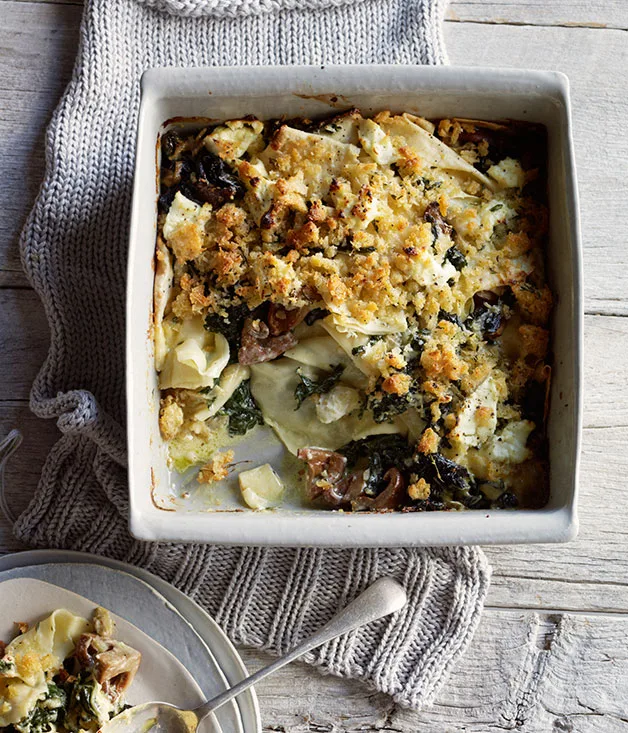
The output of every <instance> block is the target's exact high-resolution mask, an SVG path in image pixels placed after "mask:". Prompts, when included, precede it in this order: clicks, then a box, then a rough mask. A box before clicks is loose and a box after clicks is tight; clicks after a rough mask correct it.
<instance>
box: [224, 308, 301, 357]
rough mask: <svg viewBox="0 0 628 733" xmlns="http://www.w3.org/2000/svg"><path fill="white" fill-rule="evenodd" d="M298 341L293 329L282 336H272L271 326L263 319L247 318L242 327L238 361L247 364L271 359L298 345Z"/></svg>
mask: <svg viewBox="0 0 628 733" xmlns="http://www.w3.org/2000/svg"><path fill="white" fill-rule="evenodd" d="M296 343H297V340H296V338H295V337H294V335H293V334H292V332H291V331H288V333H284V334H281V335H280V336H271V335H270V329H269V327H268V326H267V325H266V324H265V323H264V322H263V321H260V320H259V319H253V318H247V319H246V321H244V327H243V328H242V342H241V345H240V349H239V350H238V361H239V362H240V364H247V365H250V364H261V363H262V362H264V361H271V360H272V359H276V358H277V357H278V356H281V354H283V353H284V351H287V350H288V349H291V348H292V347H293V346H296Z"/></svg>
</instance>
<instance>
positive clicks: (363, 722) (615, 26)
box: [0, 0, 628, 733]
mask: <svg viewBox="0 0 628 733" xmlns="http://www.w3.org/2000/svg"><path fill="white" fill-rule="evenodd" d="M80 17H81V6H80V0H38V1H34V0H19V1H16V0H0V212H1V213H0V435H2V434H4V433H5V432H7V431H8V429H10V428H11V427H19V428H20V429H21V430H22V432H23V433H24V436H25V440H24V444H23V446H22V448H21V449H20V452H19V455H18V458H17V460H15V461H14V462H13V465H12V466H11V467H10V468H9V470H8V472H7V479H8V485H9V491H10V493H11V499H12V502H13V505H14V506H16V507H24V506H25V505H26V504H27V502H28V500H29V497H30V496H31V494H32V491H33V489H34V487H35V485H36V481H37V478H38V475H39V472H40V470H41V467H42V464H43V461H44V458H45V456H46V453H47V451H48V449H49V448H50V446H51V445H52V444H53V442H54V441H55V439H56V437H57V431H56V428H55V426H54V425H53V424H50V423H46V422H43V421H41V420H38V419H37V418H35V417H34V416H32V415H31V414H30V413H29V410H28V402H27V400H28V391H29V388H30V384H31V382H32V380H33V378H34V376H35V373H36V371H37V369H38V367H39V365H40V364H41V362H42V361H43V359H44V356H45V353H46V348H47V341H48V333H47V327H46V321H45V317H44V314H43V310H42V308H41V306H40V303H39V301H38V298H37V296H36V295H35V294H34V293H33V292H32V290H31V289H30V288H29V286H28V283H27V281H26V278H25V277H24V275H23V274H22V271H21V268H20V263H19V254H18V249H17V238H18V233H19V230H20V227H21V225H22V223H23V220H24V217H25V216H26V214H27V211H28V209H29V207H30V205H31V203H32V201H33V198H34V196H35V194H36V191H37V187H38V185H39V183H40V180H41V177H42V172H43V166H44V163H43V134H44V128H45V125H46V122H47V121H48V119H49V117H50V114H51V112H52V110H53V108H54V105H55V104H56V101H57V99H58V97H59V95H60V94H61V91H62V89H63V87H64V85H65V84H66V82H67V81H68V79H69V77H70V74H71V69H72V61H73V57H74V54H75V50H76V46H77V42H78V29H79V22H80ZM445 36H446V41H447V47H448V50H449V54H450V59H451V62H452V63H455V64H469V65H481V66H515V67H533V68H546V69H558V70H561V71H564V72H565V73H567V74H568V75H569V77H570V79H571V83H572V93H573V106H574V122H575V139H576V155H577V160H578V171H579V180H580V194H581V202H582V224H583V233H584V250H585V252H584V264H585V294H586V301H585V308H586V319H585V348H586V357H585V412H584V426H585V429H584V452H583V460H582V478H581V484H580V490H581V502H580V516H581V532H580V536H579V538H578V540H577V541H576V542H574V543H571V544H568V545H562V546H531V547H497V548H489V549H488V550H487V554H488V556H489V558H490V560H491V562H492V564H493V567H494V574H493V582H492V586H491V590H490V593H489V598H488V602H487V607H486V611H485V613H484V616H483V619H482V622H481V625H480V628H479V630H478V632H477V634H476V637H475V639H474V641H473V644H472V646H471V647H470V649H469V650H468V652H467V653H466V655H465V657H464V659H463V660H462V661H461V662H460V663H459V665H458V667H457V669H455V670H454V672H453V674H452V675H451V676H450V678H449V680H448V681H447V683H446V685H445V687H444V688H443V690H442V692H441V694H440V695H439V697H438V700H437V702H436V704H435V705H434V706H433V707H432V708H431V709H429V710H426V711H424V712H423V713H421V714H416V713H411V712H408V711H406V710H402V709H399V708H397V707H396V706H395V705H394V704H393V703H392V702H391V700H390V699H389V698H388V697H386V696H384V695H380V694H376V693H373V692H371V691H369V690H367V689H365V688H364V687H363V686H362V685H360V684H358V683H348V682H344V681H341V680H338V679H336V678H333V677H321V676H320V675H318V674H317V673H316V672H314V671H312V670H310V669H308V668H306V667H304V666H302V665H293V666H292V667H290V668H289V669H287V670H284V671H283V673H280V674H279V675H277V676H276V677H275V678H272V679H270V680H268V681H266V682H265V683H263V684H262V685H260V687H259V689H258V694H259V697H260V702H261V708H262V718H263V721H264V730H265V731H281V732H282V733H306V732H308V733H341V732H345V731H346V732H347V733H349V732H351V733H355V732H357V731H361V732H366V731H373V732H375V731H382V732H386V731H387V732H388V733H422V732H425V733H458V732H460V733H461V732H462V731H466V732H468V733H474V732H475V733H489V732H490V731H496V730H514V729H517V730H520V731H524V732H525V733H537V732H538V733H579V732H584V731H586V732H587V733H588V732H595V733H597V732H602V731H626V732H628V521H627V517H628V499H627V496H628V487H627V486H626V479H627V478H628V318H626V316H628V242H627V241H626V240H627V239H628V236H627V235H628V228H627V226H626V222H627V221H628V71H627V66H628V0H495V1H492V0H452V2H451V5H450V8H449V11H448V20H447V23H446V28H445ZM17 549H20V548H19V546H18V544H17V542H16V541H15V540H14V539H13V537H12V536H11V532H10V529H9V526H8V524H7V523H6V522H3V520H1V519H0V552H10V551H13V550H17ZM243 653H244V657H245V660H246V662H247V664H249V665H250V667H251V668H255V667H257V666H259V665H260V664H261V663H262V662H263V661H264V655H262V654H258V653H254V652H250V651H244V652H243Z"/></svg>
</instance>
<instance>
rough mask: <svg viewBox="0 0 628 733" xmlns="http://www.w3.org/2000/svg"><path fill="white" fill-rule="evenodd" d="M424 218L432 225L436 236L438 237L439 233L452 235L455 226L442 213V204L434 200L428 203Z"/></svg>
mask: <svg viewBox="0 0 628 733" xmlns="http://www.w3.org/2000/svg"><path fill="white" fill-rule="evenodd" d="M423 218H424V219H425V221H427V222H428V223H430V224H431V225H432V232H433V234H434V236H435V237H438V235H439V234H445V235H447V236H450V235H451V233H452V232H453V227H452V226H451V224H448V223H447V222H446V221H445V219H444V218H443V215H442V214H441V213H440V206H439V204H438V203H437V202H436V201H432V203H431V204H429V205H428V207H427V209H425V213H424V214H423Z"/></svg>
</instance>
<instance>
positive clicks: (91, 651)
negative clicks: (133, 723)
mask: <svg viewBox="0 0 628 733" xmlns="http://www.w3.org/2000/svg"><path fill="white" fill-rule="evenodd" d="M74 658H75V659H76V661H77V663H78V665H79V667H80V669H81V670H86V671H89V672H91V673H92V674H93V675H94V679H95V680H96V682H98V684H99V685H100V686H101V687H102V689H103V692H104V693H105V694H106V695H107V696H108V697H109V698H110V699H111V700H113V701H115V700H116V699H118V698H119V697H120V696H121V695H122V694H123V693H124V692H125V690H127V689H128V687H129V686H130V684H131V683H132V682H133V678H134V677H135V674H136V673H137V670H138V668H139V666H140V660H141V658H142V655H141V654H140V653H139V652H138V651H137V650H136V649H133V648H132V647H130V646H128V645H127V644H125V643H124V642H121V641H116V640H115V639H105V638H103V637H102V636H98V634H81V636H80V637H79V640H78V642H77V643H76V647H75V649H74Z"/></svg>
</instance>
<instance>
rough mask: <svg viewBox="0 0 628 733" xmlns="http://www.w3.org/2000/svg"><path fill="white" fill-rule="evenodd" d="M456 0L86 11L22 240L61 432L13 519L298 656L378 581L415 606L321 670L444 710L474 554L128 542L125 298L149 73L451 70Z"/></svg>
mask: <svg viewBox="0 0 628 733" xmlns="http://www.w3.org/2000/svg"><path fill="white" fill-rule="evenodd" d="M444 5H445V2H444V0H353V2H351V1H350V0H300V1H299V0H88V1H87V3H86V6H85V13H84V18H83V24H82V28H81V40H80V48H79V53H78V59H77V62H76V66H75V69H74V74H73V77H72V81H71V82H70V85H69V86H68V89H67V91H66V92H65V94H64V96H63V99H62V100H61V102H60V104H59V106H58V108H57V110H56V112H55V114H54V117H53V119H52V122H51V124H50V127H49V130H48V135H47V140H46V160H47V170H46V177H45V180H44V183H43V186H42V189H41V192H40V194H39V197H38V199H37V202H36V205H35V208H34V209H33V211H32V213H31V216H30V218H29V220H28V222H27V225H26V228H25V230H24V233H23V237H22V242H21V247H22V256H23V262H24V267H25V269H26V272H27V274H28V276H29V278H30V281H31V283H32V285H33V287H34V288H35V289H36V290H37V292H38V293H39V295H40V296H41V298H42V301H43V303H44V306H45V309H46V313H47V315H48V320H49V323H50V329H51V333H52V339H51V346H50V353H49V355H48V358H47V360H46V363H45V364H44V366H43V368H42V370H41V372H40V374H39V376H38V377H37V380H36V382H35V384H34V386H33V390H32V397H31V406H32V409H33V410H34V412H35V413H36V414H37V415H40V416H41V417H46V418H56V419H57V423H58V425H59V428H60V429H61V431H62V433H63V437H62V438H61V439H60V440H59V442H58V443H57V445H56V446H55V447H54V449H53V450H52V452H51V453H50V455H49V457H48V460H47V462H46V464H45V467H44V470H43V474H42V478H41V482H40V484H39V488H38V491H37V495H36V497H35V499H34V500H33V502H32V503H31V505H30V506H29V508H28V509H27V511H26V512H25V513H24V514H23V515H22V516H21V517H20V518H19V519H18V521H17V523H16V525H15V533H16V535H17V537H18V538H19V539H21V540H23V541H25V542H27V543H29V544H30V545H33V546H37V547H59V548H69V549H75V550H85V551H90V552H95V553H100V554H103V555H108V556H111V557H114V558H117V559H121V560H126V561H128V562H131V563H135V564H137V565H140V566H142V567H144V568H146V569H148V570H151V571H152V572H154V573H157V574H158V575H160V576H162V577H163V578H165V579H166V580H168V581H170V582H172V583H174V585H176V586H177V587H178V588H180V589H182V590H183V591H185V592H186V593H188V594H189V595H190V596H191V597H193V598H194V599H195V600H197V601H198V602H199V603H201V604H202V605H203V606H204V607H205V608H206V609H207V610H208V611H209V612H210V613H211V614H212V615H213V616H214V617H215V618H216V620H217V621H218V623H220V624H221V625H222V626H223V627H224V628H225V630H226V631H227V633H228V634H229V636H230V637H231V639H232V640H233V641H234V642H236V643H241V644H247V645H251V646H255V647H258V648H263V649H268V650H270V651H271V652H273V653H275V654H280V653H283V652H285V651H286V650H287V649H288V648H290V647H291V646H292V645H294V644H296V643H297V642H298V641H299V640H300V639H301V638H302V637H304V636H305V635H306V634H308V633H310V632H311V631H312V630H313V629H314V628H316V627H318V626H320V625H321V624H322V623H323V622H324V621H326V620H327V619H328V618H329V617H330V616H331V615H332V614H333V613H334V612H335V610H337V608H338V607H339V606H340V605H342V604H344V603H345V602H346V601H347V600H349V599H350V598H351V597H353V596H354V595H356V594H357V593H358V592H359V590H360V589H361V588H363V587H364V586H365V585H366V584H368V583H369V582H370V581H372V580H373V579H374V578H376V577H378V576H380V575H383V574H387V575H392V576H395V577H396V578H398V579H399V580H400V581H401V582H402V583H403V584H404V585H405V587H406V589H407V591H408V594H409V598H410V601H409V604H408V606H407V607H406V609H404V610H403V611H402V612H400V613H399V614H397V615H396V616H395V617H392V618H389V619H384V620H382V621H380V622H379V623H377V624H372V625H370V626H368V627H366V628H363V629H360V630H358V631H357V632H355V633H353V634H351V635H350V636H348V637H345V638H342V639H338V640H336V641H334V642H330V643H329V644H327V645H326V646H325V647H323V648H321V649H320V650H318V651H316V652H314V653H312V654H311V655H310V657H309V659H308V661H309V662H310V663H312V664H315V665H317V666H319V667H320V668H321V669H323V670H325V671H327V672H332V673H334V674H337V675H341V676H345V677H354V678H359V679H362V680H363V681H365V682H366V683H368V684H370V685H371V686H373V687H375V688H377V689H378V690H381V691H384V692H387V693H389V694H390V695H392V696H393V697H394V699H395V700H396V701H397V702H399V703H401V704H402V705H407V706H411V707H414V708H419V707H421V706H422V705H424V704H425V703H427V702H428V701H430V700H431V699H432V698H433V696H434V694H435V693H436V691H437V689H438V688H439V686H440V685H441V684H442V683H443V680H444V678H445V676H446V673H447V671H448V670H449V669H450V667H451V666H452V664H453V663H454V661H455V660H456V658H457V657H458V656H459V655H460V654H461V653H462V651H463V649H464V648H465V647H466V645H467V644H468V642H469V640H470V638H471V636H472V634H473V631H474V629H475V627H476V625H477V623H478V620H479V616H480V613H481V609H482V604H483V601H484V598H485V595H486V591H487V586H488V579H489V569H488V567H487V564H486V562H485V560H484V557H483V555H482V553H481V551H479V550H477V549H469V548H460V549H437V550H429V549H428V550H355V551H341V550H311V549H310V550H303V549H301V550H291V549H257V548H223V547H216V546H203V545H175V544H150V543H141V542H138V541H135V540H133V539H132V538H131V537H130V536H129V534H128V532H127V486H126V472H125V460H126V459H125V450H126V446H125V429H124V379H123V373H124V366H123V364H124V362H123V345H124V307H123V305H124V297H125V265H126V246H127V225H128V218H129V209H130V201H131V180H132V176H133V154H134V142H135V125H136V119H137V112H138V102H139V78H140V75H141V73H142V71H143V70H144V69H146V68H148V67H151V66H164V65H178V66H202V65H230V64H233V65H241V64H294V63H316V64H324V63H331V62H335V63H342V62H345V63H424V64H436V63H441V62H443V60H444V50H443V43H442V37H441V23H442V16H443V12H444Z"/></svg>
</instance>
